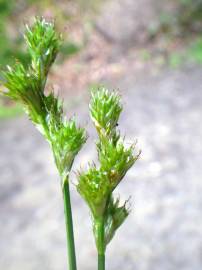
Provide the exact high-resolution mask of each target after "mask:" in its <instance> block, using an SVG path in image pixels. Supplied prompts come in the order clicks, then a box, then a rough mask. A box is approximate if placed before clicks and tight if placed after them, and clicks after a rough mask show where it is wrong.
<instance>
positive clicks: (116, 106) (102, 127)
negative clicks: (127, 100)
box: [77, 87, 140, 270]
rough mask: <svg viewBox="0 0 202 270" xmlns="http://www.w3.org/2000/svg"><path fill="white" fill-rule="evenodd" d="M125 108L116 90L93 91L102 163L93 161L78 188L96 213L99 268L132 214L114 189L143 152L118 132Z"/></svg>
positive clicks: (92, 105) (101, 269) (93, 113)
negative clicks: (125, 140)
mask: <svg viewBox="0 0 202 270" xmlns="http://www.w3.org/2000/svg"><path fill="white" fill-rule="evenodd" d="M121 111H122V105H121V102H120V97H119V95H118V94H117V93H116V92H115V91H111V92H110V91H109V90H107V89H106V88H104V87H100V88H98V89H95V90H94V91H92V94H91V102H90V116H91V119H92V121H93V123H94V125H95V128H96V130H97V133H98V142H97V144H96V146H97V152H98V159H99V163H100V165H99V166H96V165H95V163H94V162H93V163H92V165H89V169H88V171H87V172H85V171H80V172H79V173H78V184H77V190H78V192H79V193H80V195H81V196H82V197H83V198H84V200H85V201H86V202H87V204H88V205H89V207H90V210H91V212H92V221H93V232H94V236H95V242H96V246H97V252H98V270H105V251H106V247H107V245H108V243H109V242H110V241H111V239H112V238H113V236H114V234H115V232H116V230H117V229H118V227H119V226H121V224H122V223H123V222H124V220H125V219H126V217H127V216H128V214H129V210H128V208H127V206H126V202H125V203H124V204H123V205H120V203H119V199H115V198H114V194H113V192H114V190H115V189H116V187H117V186H118V184H119V183H120V182H121V181H122V179H123V178H124V176H125V175H126V173H127V171H128V170H129V169H130V168H131V167H132V166H133V164H134V163H135V161H136V160H137V159H138V157H139V154H140V153H137V154H135V153H134V150H135V144H132V145H131V146H129V147H126V146H125V144H124V140H123V139H122V138H121V136H120V133H119V132H118V131H117V126H118V119H119V116H120V113H121Z"/></svg>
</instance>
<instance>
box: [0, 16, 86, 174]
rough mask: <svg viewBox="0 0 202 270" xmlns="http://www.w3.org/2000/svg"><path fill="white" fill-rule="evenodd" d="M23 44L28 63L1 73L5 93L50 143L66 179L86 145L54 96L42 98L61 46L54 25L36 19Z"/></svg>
mask: <svg viewBox="0 0 202 270" xmlns="http://www.w3.org/2000/svg"><path fill="white" fill-rule="evenodd" d="M25 40H26V42H27V45H28V51H29V54H30V57H31V63H30V64H29V66H28V67H24V66H23V65H22V64H21V63H19V62H16V64H15V65H14V67H7V70H6V71H4V72H3V73H2V75H3V80H2V82H3V85H4V86H5V87H6V88H7V91H6V92H5V93H4V94H5V95H6V96H8V97H10V98H11V99H13V100H15V101H19V102H21V103H22V105H23V108H24V109H25V111H26V113H27V114H28V116H29V118H30V119H31V120H32V122H33V123H34V124H35V125H36V127H37V128H38V129H39V130H40V132H41V133H42V134H43V135H44V136H45V138H46V139H47V140H48V142H49V143H50V145H51V147H52V150H53V153H54V157H55V162H56V165H57V168H58V170H59V172H60V175H62V176H63V177H65V176H67V175H68V173H69V170H70V169H71V166H72V163H73V160H74V157H75V156H76V154H77V153H78V151H79V150H80V149H81V147H82V145H83V144H84V143H85V141H86V133H85V131H84V129H83V128H79V127H77V126H76V123H75V120H74V119H72V120H69V121H67V120H66V118H65V117H64V115H63V104H62V102H60V100H59V99H58V97H56V96H54V94H53V93H50V94H49V95H45V93H44V88H45V84H46V80H47V76H48V72H49V70H50V67H51V65H52V64H53V62H54V61H55V58H56V56H57V53H58V51H59V48H60V45H61V36H60V35H59V34H57V32H56V30H55V25H54V23H52V22H47V21H45V19H43V18H36V20H35V23H34V25H33V26H31V27H30V26H26V33H25Z"/></svg>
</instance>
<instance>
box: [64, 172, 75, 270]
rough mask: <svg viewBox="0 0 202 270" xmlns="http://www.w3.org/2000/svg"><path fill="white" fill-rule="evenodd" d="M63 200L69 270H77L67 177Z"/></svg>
mask: <svg viewBox="0 0 202 270" xmlns="http://www.w3.org/2000/svg"><path fill="white" fill-rule="evenodd" d="M63 198H64V213H65V223H66V233H67V250H68V260H69V262H68V264H69V270H76V254H75V245H74V231H73V221H72V210H71V201H70V192H69V181H68V177H66V178H65V179H64V181H63Z"/></svg>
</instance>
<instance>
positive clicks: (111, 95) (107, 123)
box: [89, 87, 122, 135]
mask: <svg viewBox="0 0 202 270" xmlns="http://www.w3.org/2000/svg"><path fill="white" fill-rule="evenodd" d="M89 107H90V115H91V118H92V120H93V122H94V124H95V127H96V129H97V131H98V134H100V133H101V134H102V133H103V132H104V133H105V134H106V135H110V134H112V133H113V131H114V129H115V128H116V125H117V123H118V120H119V116H120V113H121V111H122V105H121V103H120V97H119V95H118V94H117V93H116V92H110V91H109V90H108V89H106V88H104V87H101V88H99V89H98V90H97V91H95V90H94V91H92V92H91V102H90V105H89Z"/></svg>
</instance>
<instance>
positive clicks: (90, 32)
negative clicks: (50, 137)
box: [0, 0, 202, 270]
mask: <svg viewBox="0 0 202 270" xmlns="http://www.w3.org/2000/svg"><path fill="white" fill-rule="evenodd" d="M36 15H43V16H45V17H46V18H47V19H52V18H55V20H56V25H57V28H58V31H60V32H62V33H63V37H64V43H63V46H62V50H61V53H60V55H59V56H58V58H57V62H56V64H55V65H54V66H53V68H52V70H51V74H50V76H49V81H48V85H47V88H49V89H50V88H53V89H54V91H55V92H57V93H59V94H60V96H61V97H63V98H64V102H65V107H66V109H67V115H68V117H71V116H72V115H74V114H76V115H78V119H79V123H80V124H81V125H83V126H85V127H86V128H87V129H88V132H89V135H90V138H89V140H88V143H87V144H86V145H85V147H84V148H83V150H82V151H81V152H80V153H79V155H78V157H77V159H76V160H75V166H74V171H76V170H77V169H78V168H79V167H80V165H81V166H82V167H84V168H85V167H86V164H87V162H88V161H91V160H92V159H96V151H95V145H94V144H93V143H94V141H95V140H96V134H95V131H94V129H93V126H92V124H91V121H90V120H89V116H88V102H89V88H90V87H92V86H96V85H98V84H105V85H106V86H108V87H109V88H112V89H118V90H119V91H120V93H121V95H122V98H123V105H124V111H123V113H122V116H121V119H120V125H119V126H120V129H121V133H122V134H123V135H126V138H127V139H128V140H129V141H131V140H134V139H138V147H139V148H140V149H142V155H141V158H140V160H139V161H138V162H137V163H136V164H135V166H134V168H132V169H131V170H130V171H129V172H128V174H127V176H126V179H125V180H124V181H123V182H122V183H121V185H120V187H119V189H117V191H116V192H117V194H120V196H121V198H123V199H127V198H128V197H129V196H132V200H131V205H132V206H131V207H132V209H133V211H132V213H131V214H130V216H129V218H128V220H127V222H125V224H124V225H123V226H122V228H120V229H119V231H118V232H117V235H116V236H115V238H114V239H113V241H112V243H111V244H110V245H109V247H108V250H107V268H106V269H110V270H117V269H120V270H121V269H124V270H136V269H138V270H162V269H163V270H179V269H182V270H200V269H201V268H202V229H201V228H202V215H201V208H202V196H201V194H202V169H201V163H202V143H201V138H202V125H201V117H202V92H201V91H202V35H201V32H202V0H178V1H176V0H170V1H165V0H124V1H121V0H102V1H101V0H88V1H85V0H57V1H56V0H55V1H54V0H44V1H37V0H29V1H25V0H19V1H14V0H9V1H6V0H0V66H1V69H3V68H4V67H5V66H6V65H7V64H12V63H13V62H14V61H16V59H19V60H20V61H23V62H24V63H28V61H29V56H28V55H27V52H26V48H25V44H24V42H23V31H24V24H25V23H32V22H33V18H34V16H36ZM71 178H72V181H73V182H75V181H76V179H75V174H74V173H72V175H71ZM71 195H72V201H73V211H74V224H75V240H76V249H77V259H78V267H79V269H83V270H93V269H96V250H95V245H94V239H93V236H92V232H91V220H90V216H89V211H88V208H87V206H86V204H85V203H84V202H83V201H82V199H81V198H80V197H79V195H78V194H77V193H76V191H75V187H74V185H72V193H71ZM0 269H6V270H14V269H15V270H18V269H19V270H22V269H24V270H25V269H26V270H38V269H47V270H64V269H66V238H65V227H64V217H63V202H62V195H61V190H60V180H59V177H58V175H57V171H56V168H55V165H54V162H53V159H52V156H51V152H50V149H49V147H48V144H47V143H46V142H45V141H44V139H43V138H42V136H41V135H40V134H39V133H38V132H37V131H36V130H35V128H34V127H33V126H32V124H31V123H30V122H29V121H28V119H27V117H26V116H25V115H24V113H23V112H22V108H21V107H20V106H19V105H16V104H14V103H13V102H11V101H10V100H7V99H5V98H2V97H1V98H0Z"/></svg>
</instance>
